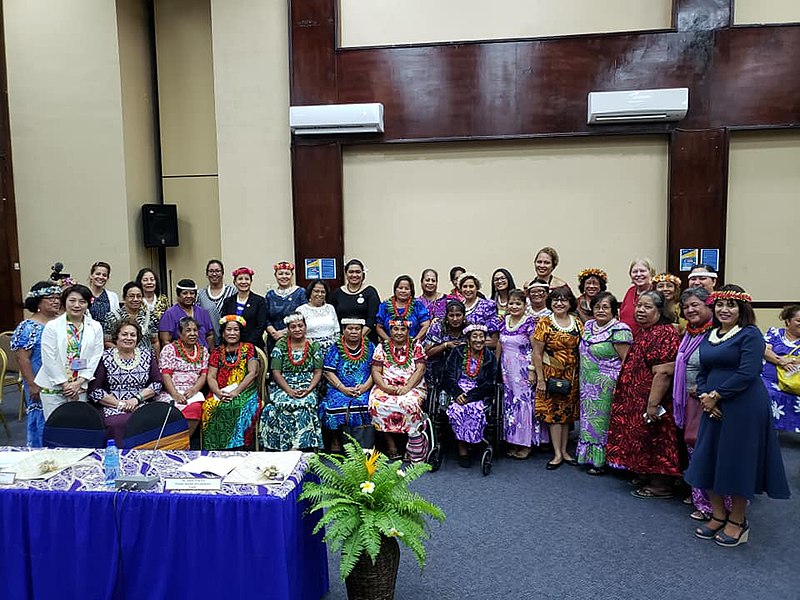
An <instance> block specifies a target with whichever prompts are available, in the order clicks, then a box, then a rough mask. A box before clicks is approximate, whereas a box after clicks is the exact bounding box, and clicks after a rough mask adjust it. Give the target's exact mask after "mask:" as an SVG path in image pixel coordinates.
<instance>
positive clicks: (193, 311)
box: [158, 279, 214, 348]
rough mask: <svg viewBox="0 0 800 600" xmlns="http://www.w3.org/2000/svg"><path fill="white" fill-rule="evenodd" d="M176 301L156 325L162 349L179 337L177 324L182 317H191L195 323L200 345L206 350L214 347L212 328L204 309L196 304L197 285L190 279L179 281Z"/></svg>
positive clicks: (176, 287)
mask: <svg viewBox="0 0 800 600" xmlns="http://www.w3.org/2000/svg"><path fill="white" fill-rule="evenodd" d="M175 295H176V296H177V297H178V301H177V302H176V303H175V304H174V305H173V306H171V307H170V308H169V309H167V311H166V312H165V313H164V314H163V315H162V317H161V321H159V323H158V338H159V341H160V342H161V347H162V348H163V347H164V346H166V345H167V344H169V343H170V342H171V341H172V340H177V339H178V338H179V337H180V331H179V327H178V325H179V323H180V321H181V319H183V318H184V317H192V318H193V319H194V320H195V321H197V324H198V328H199V330H200V331H199V333H200V339H199V341H200V344H201V345H202V346H205V347H207V348H213V347H214V326H213V325H212V324H211V317H209V316H208V313H207V312H206V309H204V308H203V307H202V306H200V305H199V304H197V303H196V300H197V285H196V284H195V282H194V281H193V280H191V279H181V280H180V281H179V282H178V284H177V285H176V286H175Z"/></svg>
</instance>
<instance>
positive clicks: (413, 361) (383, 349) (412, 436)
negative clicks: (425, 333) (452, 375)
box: [369, 321, 426, 462]
mask: <svg viewBox="0 0 800 600" xmlns="http://www.w3.org/2000/svg"><path fill="white" fill-rule="evenodd" d="M408 329H409V323H408V321H391V322H390V323H389V332H390V334H391V338H390V339H389V340H387V341H384V342H381V343H380V344H379V345H378V346H377V347H376V348H375V353H374V354H373V356H372V380H373V381H374V383H375V385H374V386H373V387H372V391H371V392H370V394H369V412H370V415H372V423H373V424H374V425H375V428H376V429H377V430H378V431H380V432H382V434H383V437H384V440H385V442H386V450H387V452H388V454H389V458H391V459H392V460H396V459H399V458H402V456H401V454H400V452H399V451H398V445H397V435H398V434H407V435H408V438H409V439H408V444H407V449H411V448H413V449H415V450H417V451H416V452H414V453H413V455H412V456H409V457H408V458H409V460H412V461H413V462H421V461H422V460H425V458H426V456H425V454H426V449H425V446H426V441H425V439H424V437H423V434H422V428H423V415H422V403H423V402H424V401H425V351H424V350H423V349H422V346H421V345H420V344H412V342H411V340H410V339H409V336H408Z"/></svg>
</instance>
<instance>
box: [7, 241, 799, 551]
mask: <svg viewBox="0 0 800 600" xmlns="http://www.w3.org/2000/svg"><path fill="white" fill-rule="evenodd" d="M558 261H559V257H558V253H557V252H556V251H555V249H553V248H549V247H546V248H542V249H541V250H540V251H539V252H538V253H537V255H536V257H535V259H534V269H535V276H534V277H533V278H532V279H531V280H530V281H528V282H526V283H525V285H523V286H522V287H521V289H520V288H518V287H517V285H516V283H515V281H514V278H513V276H512V274H511V273H510V272H508V271H507V270H506V269H497V270H496V271H495V272H494V273H493V274H492V278H491V293H490V297H488V298H487V297H486V296H485V295H484V294H483V293H482V291H481V289H482V281H481V279H480V278H479V277H478V276H477V275H475V274H474V273H469V272H467V271H466V270H465V269H464V268H462V267H453V268H452V269H451V270H450V273H449V276H450V281H451V283H452V285H453V287H452V289H451V290H450V291H449V292H447V293H442V292H440V291H439V289H438V283H439V282H438V274H437V273H436V271H435V270H433V269H426V270H425V271H424V272H423V273H422V276H421V279H420V285H421V293H420V294H419V295H417V294H416V290H415V282H414V280H413V279H412V278H411V277H409V276H406V275H403V276H400V277H398V278H397V279H396V280H395V282H394V285H393V288H392V294H391V295H390V296H389V297H388V298H386V299H385V300H383V301H381V300H380V297H379V295H378V292H377V291H376V290H375V288H374V287H372V286H370V285H367V284H366V282H365V279H366V277H365V275H366V270H365V268H364V264H363V263H362V262H361V261H359V260H357V259H354V260H350V261H349V262H348V263H347V264H346V265H345V269H344V273H345V282H344V285H342V286H341V287H339V288H338V289H336V290H335V291H333V292H330V290H329V288H328V286H327V284H326V283H325V282H324V281H314V282H312V283H311V285H309V286H308V288H306V289H305V290H304V289H302V288H300V287H298V286H297V285H295V284H294V283H293V277H294V265H292V264H291V263H289V262H280V263H277V264H276V265H274V275H275V281H276V284H277V285H276V287H274V288H273V289H271V290H270V291H269V292H268V293H267V294H266V295H265V296H259V295H258V294H255V293H254V292H252V290H251V286H252V282H253V276H254V275H255V273H254V272H253V271H252V269H249V268H247V267H241V268H239V269H236V270H235V271H234V272H233V286H230V285H226V284H224V283H223V278H224V268H223V265H222V263H221V262H220V261H218V260H212V261H209V263H208V265H207V267H206V275H207V278H208V286H207V287H205V288H203V289H200V290H198V289H197V286H196V285H195V283H194V282H193V281H192V280H181V281H179V282H178V285H177V288H176V290H175V291H176V297H177V303H176V304H175V305H173V306H171V307H170V306H169V303H168V302H166V301H165V300H162V298H164V299H165V297H164V296H163V295H161V294H160V290H159V285H158V281H157V278H156V277H155V274H154V273H153V272H152V271H151V270H149V269H143V270H142V271H140V272H139V274H138V276H137V279H136V281H134V282H130V283H127V284H126V285H125V286H124V287H123V293H122V301H123V302H122V304H119V301H118V300H116V296H115V295H114V294H113V293H112V292H109V291H107V290H106V289H105V286H106V283H107V281H108V277H109V275H110V266H108V265H107V264H106V263H96V264H95V265H93V266H92V268H91V272H90V278H89V283H90V286H89V287H86V286H83V285H80V284H73V285H67V286H65V287H64V288H63V289H61V288H59V287H58V286H56V285H55V284H53V283H52V282H40V283H37V284H36V285H35V286H33V288H32V289H31V292H30V294H29V296H28V298H27V300H26V307H27V308H28V309H29V310H30V311H31V312H33V313H34V315H33V317H32V318H31V319H28V320H26V321H24V322H23V323H21V324H20V326H19V327H18V328H17V331H16V332H15V335H14V348H15V350H17V352H18V353H19V356H20V365H21V369H22V371H23V376H24V378H25V381H26V402H27V406H28V415H29V440H28V441H29V444H31V445H37V444H39V443H41V428H42V423H43V422H44V420H45V419H46V418H47V417H48V416H49V414H50V413H51V412H52V411H53V410H54V409H55V407H57V406H58V405H59V404H60V403H63V402H67V401H72V400H84V401H91V402H94V403H95V404H96V405H97V406H98V408H99V409H100V410H101V411H102V412H103V415H104V417H105V421H106V425H107V428H108V434H109V436H113V437H115V438H117V439H120V436H121V435H122V432H123V431H124V425H125V422H126V419H127V416H128V415H130V413H131V412H133V411H134V410H136V409H137V408H138V407H139V406H141V405H143V404H144V403H147V402H149V401H152V400H156V399H160V400H170V399H171V400H173V401H174V402H175V405H176V406H178V407H179V408H180V409H181V410H182V411H183V413H184V416H185V417H186V419H187V421H188V422H189V424H190V428H191V430H192V431H193V430H194V429H195V428H197V427H198V426H199V425H200V424H202V439H203V445H204V446H205V447H208V448H244V447H251V446H252V445H253V443H254V441H255V437H256V435H257V436H258V441H259V442H260V444H261V446H262V447H263V448H265V449H270V450H288V449H291V448H302V449H316V448H321V447H323V446H327V447H329V448H331V449H332V450H333V451H338V450H340V449H341V446H342V443H343V441H344V440H343V437H342V433H343V432H347V433H349V434H352V435H356V436H365V435H369V438H368V439H372V433H377V435H379V437H380V438H382V445H383V447H384V449H385V451H386V452H387V454H389V455H390V456H391V457H392V458H401V457H403V456H404V455H405V458H406V459H407V460H411V461H419V460H424V459H425V458H426V456H427V443H428V438H427V435H426V431H425V427H424V414H423V409H424V408H425V406H426V404H425V402H426V399H427V397H428V392H429V390H430V389H435V390H437V391H441V392H443V394H442V395H441V396H440V397H441V398H442V401H441V403H440V409H441V410H442V411H443V412H444V413H445V414H446V415H447V418H448V421H449V423H450V427H451V429H452V431H453V433H454V435H455V438H456V440H457V441H458V453H459V463H460V464H461V465H462V466H464V467H469V466H470V464H471V459H470V447H471V446H472V445H474V444H477V443H479V442H480V441H481V440H482V439H483V435H484V428H485V427H486V408H487V405H488V404H489V403H490V402H491V400H492V398H493V397H494V394H495V390H496V389H497V384H498V383H500V382H501V383H502V387H501V389H502V392H503V396H502V412H503V437H504V439H505V441H506V443H507V456H508V457H510V458H513V459H519V460H524V459H526V458H528V457H529V456H530V454H531V451H532V449H534V448H536V447H537V446H541V445H543V444H548V443H549V444H550V445H551V446H552V458H551V459H550V460H549V461H548V462H547V464H546V467H547V469H548V470H556V469H558V468H560V467H561V466H562V465H563V464H564V463H566V464H569V465H574V466H584V467H585V468H586V472H587V473H589V474H591V475H602V474H603V473H605V472H606V470H607V468H608V467H612V468H615V469H624V470H627V471H629V472H631V473H634V474H635V476H636V479H635V482H636V486H635V488H634V490H633V491H632V494H633V495H634V496H636V497H638V498H645V499H650V498H668V497H672V496H673V495H674V493H675V490H676V489H677V488H676V486H675V482H676V481H677V480H678V479H680V478H681V477H683V478H684V479H685V481H686V482H688V483H689V484H691V485H692V486H693V490H692V496H691V501H692V503H693V504H694V507H695V511H694V512H693V513H692V514H691V517H692V518H693V519H696V520H698V521H700V522H701V526H700V527H699V528H698V529H697V530H696V532H695V534H696V535H697V536H698V537H701V538H704V539H714V540H716V542H717V543H718V544H720V545H724V546H735V545H738V544H741V543H744V542H746V541H747V539H748V532H749V526H748V524H747V521H746V518H745V509H746V506H747V501H748V500H749V499H750V498H752V497H753V496H754V495H755V494H758V493H763V492H766V493H767V494H769V495H770V496H772V497H776V498H785V497H788V495H789V489H788V485H787V483H786V478H785V474H784V471H783V464H782V460H781V455H780V449H779V446H778V441H777V437H776V434H775V425H776V424H777V426H778V427H779V428H781V429H788V430H792V431H796V430H800V429H798V427H799V426H800V383H799V382H798V379H800V306H790V307H787V308H786V309H785V310H784V311H783V313H782V314H781V318H782V319H783V320H784V321H785V323H786V327H785V328H781V329H770V330H769V331H768V332H767V334H766V342H765V338H764V336H763V335H762V334H761V332H760V331H759V330H758V329H757V327H756V326H755V318H754V316H753V310H752V306H751V298H750V297H749V295H748V294H747V293H746V292H745V291H744V290H743V289H742V288H739V287H738V286H734V285H727V286H723V287H721V288H720V289H719V290H715V288H716V281H717V274H716V273H715V272H714V270H713V269H712V268H711V267H710V266H709V265H697V266H696V267H695V268H694V269H693V270H692V271H691V272H690V273H689V277H688V280H689V287H688V288H687V289H686V290H684V291H683V293H681V280H680V279H679V278H678V277H676V276H674V275H671V274H668V273H663V274H661V275H656V272H655V269H654V268H653V265H652V263H651V262H650V261H649V260H647V259H637V260H634V261H633V262H632V263H631V265H630V269H629V274H630V278H631V284H632V285H631V286H630V288H629V289H628V290H627V291H626V293H625V295H624V297H623V300H622V302H621V303H620V302H618V300H617V299H616V297H615V296H614V295H613V294H611V293H610V292H609V291H608V290H607V284H608V277H607V275H606V273H605V272H604V271H603V270H601V269H597V268H589V269H585V270H583V271H581V272H580V273H579V274H578V290H579V296H578V297H576V296H575V295H574V294H573V291H572V289H571V287H570V286H569V285H568V284H567V282H566V281H564V280H562V279H560V278H559V277H557V276H556V275H555V274H554V270H555V269H556V267H557V266H558ZM69 283H74V282H69ZM101 324H102V325H101ZM104 346H105V349H104ZM265 349H266V354H267V355H268V356H269V358H267V356H266V355H265V354H264V350H265ZM259 357H261V360H262V362H264V363H266V362H267V361H268V362H269V366H268V369H269V393H268V394H267V397H265V398H259V397H258V386H257V381H256V380H257V377H258V373H259ZM763 361H766V368H765V369H764V372H763V375H762V363H763ZM762 377H763V379H762ZM773 418H774V421H773ZM576 423H578V426H577V428H578V446H577V450H576V452H575V454H574V455H573V454H571V453H570V452H569V449H568V439H569V431H570V429H571V428H572V427H573V426H574V425H575V424H576ZM687 455H688V456H689V457H691V460H690V462H689V464H688V468H687V460H686V457H687Z"/></svg>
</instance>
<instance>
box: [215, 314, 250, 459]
mask: <svg viewBox="0 0 800 600" xmlns="http://www.w3.org/2000/svg"><path fill="white" fill-rule="evenodd" d="M245 326H246V323H244V319H242V317H238V316H236V315H226V316H224V317H222V318H221V319H220V334H221V335H222V343H221V344H220V345H219V346H217V347H216V348H214V350H213V352H211V356H210V358H209V359H208V377H207V380H206V381H207V383H208V389H209V390H210V392H211V393H210V394H209V395H208V397H207V398H206V401H205V402H203V448H204V449H208V450H232V449H244V448H250V447H252V446H253V442H254V441H255V438H254V433H255V425H256V420H257V419H258V404H259V399H258V385H257V384H256V377H258V358H257V357H256V351H255V347H254V346H253V345H252V344H249V343H247V342H243V341H242V331H243V330H244V327H245Z"/></svg>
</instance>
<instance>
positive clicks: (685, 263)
mask: <svg viewBox="0 0 800 600" xmlns="http://www.w3.org/2000/svg"><path fill="white" fill-rule="evenodd" d="M699 258H700V253H699V252H698V250H697V248H681V254H680V257H679V260H678V263H679V264H680V269H681V271H691V270H692V267H693V266H695V265H696V264H697V263H698V262H700V261H699V260H698V259H699Z"/></svg>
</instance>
